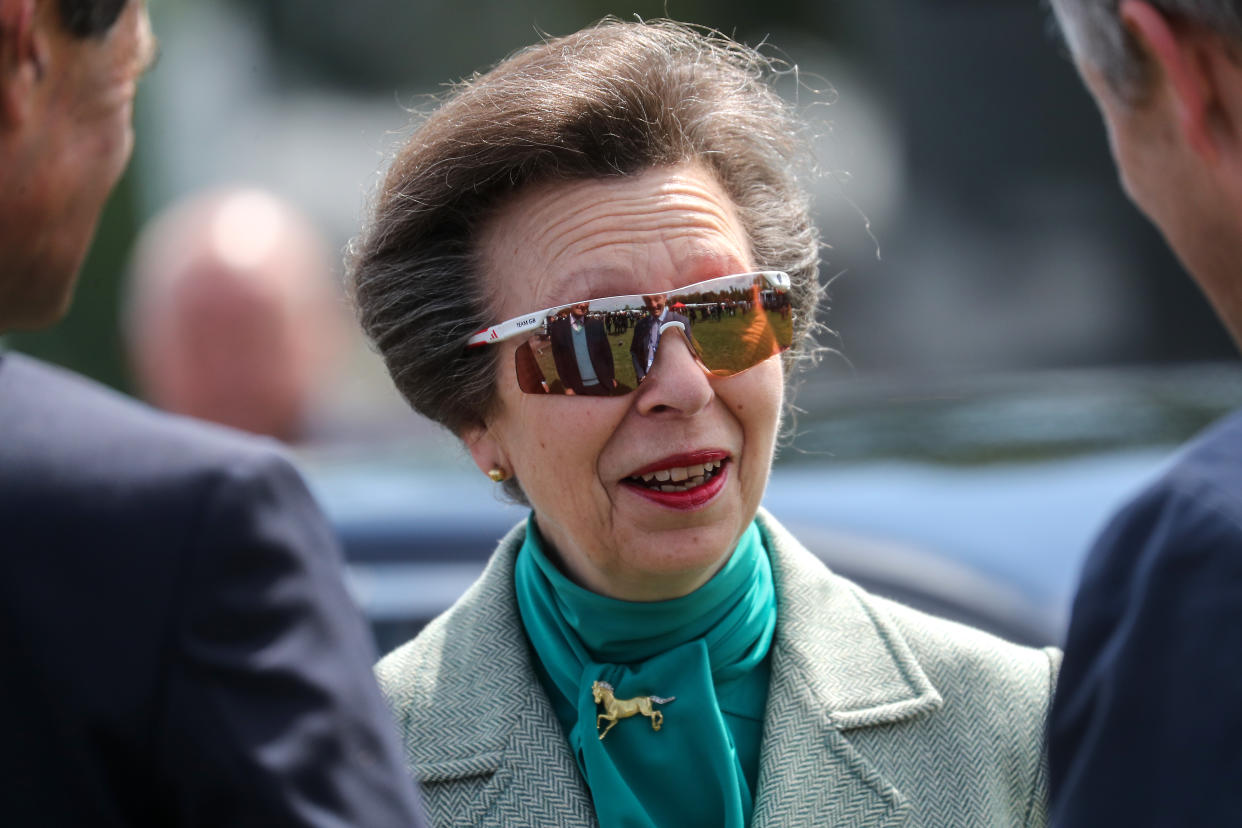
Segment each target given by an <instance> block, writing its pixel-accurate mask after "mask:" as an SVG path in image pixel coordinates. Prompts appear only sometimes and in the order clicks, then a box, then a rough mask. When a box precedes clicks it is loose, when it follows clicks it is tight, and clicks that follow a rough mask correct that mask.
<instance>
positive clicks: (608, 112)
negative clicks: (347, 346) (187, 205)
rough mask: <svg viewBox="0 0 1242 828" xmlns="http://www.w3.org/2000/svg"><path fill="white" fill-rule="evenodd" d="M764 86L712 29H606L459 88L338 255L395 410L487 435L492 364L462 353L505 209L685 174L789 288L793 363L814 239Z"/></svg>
mask: <svg viewBox="0 0 1242 828" xmlns="http://www.w3.org/2000/svg"><path fill="white" fill-rule="evenodd" d="M774 73H775V67H774V65H773V63H772V62H771V61H770V60H769V59H767V58H765V57H763V56H762V55H760V54H759V53H758V52H756V51H755V50H753V49H750V48H747V47H744V46H741V45H739V44H738V43H735V42H733V41H731V40H729V39H728V38H726V37H724V36H723V35H721V34H719V33H716V32H711V31H705V30H700V29H696V28H692V27H689V26H685V25H682V24H678V23H674V22H671V21H655V22H639V23H629V22H621V21H617V20H611V19H609V20H604V21H602V22H601V23H599V24H597V25H595V26H593V27H590V28H587V29H584V30H582V31H579V32H577V33H575V34H572V35H569V36H567V37H562V38H557V39H554V40H549V41H546V42H544V43H540V44H538V45H535V46H532V47H529V48H527V49H525V50H523V51H521V52H519V53H517V54H516V55H514V56H513V57H510V58H509V59H507V60H505V61H503V62H502V63H500V64H499V65H497V66H496V67H495V68H494V69H492V70H491V71H489V72H487V73H486V74H483V75H476V76H475V77H473V78H471V79H470V80H467V81H465V82H463V83H461V84H460V85H459V86H457V87H456V89H454V90H453V91H452V92H451V94H450V95H449V96H448V98H447V99H446V100H445V101H444V102H443V103H442V104H441V105H440V106H439V108H438V109H436V110H435V111H434V112H432V113H431V114H430V115H429V116H428V117H427V118H426V120H425V121H424V122H423V123H422V124H421V126H419V127H418V128H417V129H416V130H415V131H414V133H413V135H412V137H411V138H410V140H409V141H408V143H406V144H405V146H404V147H403V148H402V149H401V150H400V151H399V153H398V154H397V157H396V158H395V160H394V161H393V163H392V165H391V167H390V169H389V171H388V174H387V177H386V179H385V180H384V183H383V186H382V189H381V191H380V193H379V195H378V198H377V201H376V204H375V206H374V214H373V217H372V219H371V221H370V223H369V225H368V226H367V227H366V228H365V229H364V231H363V233H362V235H361V236H360V238H358V239H356V240H355V241H354V243H353V245H352V249H351V257H350V258H351V262H350V281H351V288H352V290H353V294H354V298H355V301H356V304H357V306H358V312H359V316H360V319H361V321H362V325H363V328H364V329H365V330H366V332H367V334H368V335H369V336H370V337H371V339H372V341H373V342H374V343H375V345H376V346H377V347H378V349H379V351H380V353H381V354H382V355H383V357H384V360H385V363H386V364H387V366H388V371H389V373H390V374H391V375H392V378H393V381H394V382H395V383H396V385H397V388H398V389H399V390H400V392H401V393H402V394H403V395H404V396H405V398H406V400H407V401H409V403H410V405H411V406H413V407H414V408H415V409H416V410H417V411H419V412H420V413H422V414H424V415H426V416H427V417H430V418H431V419H433V420H435V421H437V422H439V423H441V424H442V425H444V426H446V427H448V428H449V429H451V430H452V431H454V432H455V433H457V434H461V433H462V431H463V430H465V429H467V428H470V427H473V426H482V425H484V424H485V422H486V419H487V416H488V414H489V412H490V408H491V405H492V403H493V399H494V390H495V380H496V367H497V365H496V363H497V358H498V351H497V349H495V348H476V349H471V350H470V351H469V352H468V351H467V350H466V348H465V347H464V345H465V341H466V339H467V338H468V337H469V336H470V334H472V333H474V332H475V331H477V330H479V329H481V328H484V327H486V326H487V325H489V324H492V323H493V322H495V321H496V320H494V319H492V318H490V314H489V311H488V302H487V285H486V284H484V283H483V282H484V280H483V279H481V278H480V273H481V268H480V262H479V255H478V251H477V239H478V236H479V232H480V229H481V226H482V225H483V224H484V223H485V222H486V221H487V219H488V217H489V215H490V214H491V213H492V211H493V210H494V209H495V208H496V206H497V205H498V204H499V203H500V202H501V201H502V200H503V199H505V198H506V197H508V196H511V195H512V194H513V193H515V192H516V191H518V190H519V189H521V188H522V187H524V186H527V185H532V184H536V183H544V182H547V181H551V180H572V179H583V178H606V177H612V176H623V175H633V174H636V173H640V172H642V171H644V170H647V169H650V168H652V167H659V166H666V165H674V164H679V163H684V162H687V161H698V162H699V163H702V164H704V165H705V166H706V167H707V168H708V169H710V170H712V171H713V173H714V174H715V175H716V176H717V177H718V179H719V181H720V183H721V184H722V186H723V187H724V189H725V191H726V192H727V193H728V194H729V195H730V197H731V198H732V199H733V201H734V203H735V205H736V207H737V209H738V213H739V216H740V218H741V220H742V223H743V226H744V227H745V229H746V231H747V232H748V234H749V239H750V242H751V247H752V253H753V255H754V258H755V261H756V263H757V265H758V266H760V267H763V268H772V269H780V270H784V271H787V272H788V273H789V274H790V276H791V277H792V289H791V302H792V305H793V307H794V310H795V312H796V314H795V319H796V327H795V340H796V341H799V342H800V343H801V344H802V346H803V349H802V351H801V353H802V354H803V355H804V356H805V355H807V354H809V353H810V351H811V349H810V348H809V347H807V346H809V345H810V344H811V341H810V340H811V332H812V331H813V329H814V327H815V324H816V323H815V319H814V315H815V308H816V304H817V301H818V296H819V287H818V282H817V275H818V264H819V239H818V233H817V231H816V228H815V225H814V224H813V222H812V220H811V215H810V200H809V197H808V195H807V193H806V191H805V190H804V189H803V188H802V187H801V186H800V185H799V184H798V180H797V176H798V174H799V173H800V172H803V171H806V172H809V171H810V165H811V162H812V159H811V152H810V142H809V138H808V135H807V131H806V129H805V127H804V125H803V124H802V122H801V121H800V120H799V119H798V118H797V117H796V116H795V114H794V113H793V110H792V107H791V106H790V105H789V104H787V103H786V102H785V101H783V100H782V99H781V98H780V97H779V96H778V95H777V94H776V93H775V91H773V89H772V87H771V81H772V79H773V77H774ZM796 352H797V350H796V349H795V350H794V351H791V352H789V353H791V354H793V353H796Z"/></svg>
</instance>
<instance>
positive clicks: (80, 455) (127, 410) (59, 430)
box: [0, 353, 282, 474]
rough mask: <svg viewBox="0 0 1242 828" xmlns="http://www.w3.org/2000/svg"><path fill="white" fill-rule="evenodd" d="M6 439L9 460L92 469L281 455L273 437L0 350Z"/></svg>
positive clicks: (0, 425) (0, 409) (1, 420)
mask: <svg viewBox="0 0 1242 828" xmlns="http://www.w3.org/2000/svg"><path fill="white" fill-rule="evenodd" d="M0 430H2V431H3V432H4V433H5V434H6V436H7V437H8V438H9V439H6V440H5V441H4V444H3V445H2V446H0V456H3V457H4V458H5V465H7V466H9V467H10V469H13V468H14V467H15V466H17V465H20V464H28V465H29V466H32V467H33V466H54V465H57V464H64V465H65V466H66V468H71V469H72V468H76V469H77V470H78V471H85V470H87V469H89V468H90V467H91V466H92V465H94V464H96V463H109V461H112V460H125V461H127V462H122V463H120V464H119V465H115V466H113V467H112V468H111V473H113V474H120V473H123V472H124V471H125V470H126V469H142V468H150V467H152V466H159V465H183V466H192V465H196V464H202V463H213V462H219V461H220V460H221V459H223V458H232V459H233V460H234V461H236V460H238V459H240V458H244V457H252V458H256V459H257V458H260V457H264V456H270V455H279V454H282V451H281V450H280V449H279V447H278V446H277V445H276V444H275V443H273V442H271V441H268V440H262V439H258V438H254V437H252V436H250V435H245V434H242V433H240V432H236V431H233V430H232V429H228V428H223V427H219V426H213V425H210V424H207V423H202V422H199V421H196V420H191V419H189V418H186V417H180V416H175V415H171V414H166V413H164V412H161V411H157V410H156V409H154V408H151V407H150V406H148V405H146V404H144V403H140V402H138V401H136V400H133V399H131V398H129V397H126V396H125V395H123V394H120V393H118V392H116V391H114V390H112V389H111V388H108V387H106V386H103V385H101V384H99V383H97V382H94V381H92V380H90V379H87V378H86V377H83V376H80V375H78V374H75V373H73V372H71V371H67V370H65V369H63V368H59V367H56V366H52V365H48V364H46V363H43V362H40V361H38V360H35V359H31V358H29V357H25V356H22V355H20V354H13V353H9V354H5V355H3V356H0Z"/></svg>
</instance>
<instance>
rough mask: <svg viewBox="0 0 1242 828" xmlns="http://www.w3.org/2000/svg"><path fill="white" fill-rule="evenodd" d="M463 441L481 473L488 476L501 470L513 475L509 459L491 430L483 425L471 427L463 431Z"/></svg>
mask: <svg viewBox="0 0 1242 828" xmlns="http://www.w3.org/2000/svg"><path fill="white" fill-rule="evenodd" d="M461 439H462V442H464V443H465V444H466V449H467V450H468V451H469V452H470V456H471V457H472V458H473V459H474V464H475V465H476V466H478V467H479V471H481V472H483V473H484V474H487V473H488V472H489V471H492V470H493V469H500V470H502V471H503V472H504V473H505V475H506V476H509V477H511V476H512V475H513V467H512V466H510V465H509V458H508V456H507V455H506V453H505V451H504V448H503V447H502V446H501V445H500V441H499V440H497V439H496V435H495V434H493V433H492V430H491V428H489V427H487V426H482V425H479V426H470V427H468V428H466V429H465V430H464V431H462V433H461Z"/></svg>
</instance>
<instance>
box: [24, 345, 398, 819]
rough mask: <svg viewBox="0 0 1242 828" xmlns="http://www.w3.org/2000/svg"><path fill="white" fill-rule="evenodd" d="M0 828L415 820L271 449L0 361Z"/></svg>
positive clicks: (334, 559) (298, 505) (306, 519)
mask: <svg viewBox="0 0 1242 828" xmlns="http://www.w3.org/2000/svg"><path fill="white" fill-rule="evenodd" d="M0 648H2V649H0V659H2V660H3V661H2V663H3V668H2V669H3V672H2V673H0V675H2V676H3V677H2V678H0V823H3V824H4V825H6V826H28V825H29V826H35V825H37V826H75V828H79V827H80V826H92V828H94V826H136V825H160V826H173V825H176V826H184V825H203V826H293V825H298V826H302V825H318V826H329V825H331V826H342V825H357V826H398V825H400V826H409V825H412V824H421V823H420V822H419V818H418V816H417V795H416V793H415V791H414V789H413V783H412V782H411V781H409V779H408V778H407V775H406V772H405V770H404V768H403V763H402V760H401V758H400V757H401V754H400V747H399V746H398V745H397V743H396V741H395V737H394V734H393V732H392V731H391V727H392V725H391V717H390V714H389V713H388V712H387V710H386V709H385V707H384V703H383V701H382V699H381V697H380V696H379V693H378V690H377V688H376V686H375V684H374V682H373V679H372V677H371V673H370V665H371V661H372V648H371V644H370V641H369V638H368V635H367V632H366V629H365V626H364V624H363V622H362V619H361V618H360V616H359V614H358V612H357V610H356V608H355V607H354V605H353V604H352V603H351V601H350V599H349V597H348V596H347V594H346V592H345V590H344V588H343V585H342V581H341V566H340V558H339V552H338V547H337V544H336V541H335V540H334V538H333V536H332V534H331V531H330V529H329V527H328V526H327V525H326V523H325V522H324V520H323V517H322V515H321V514H320V512H319V511H318V509H317V507H316V506H315V505H314V503H313V502H312V500H311V498H310V496H309V494H308V493H307V491H306V488H305V486H304V485H303V483H302V481H301V478H300V477H299V476H298V475H297V473H296V472H295V471H294V470H293V468H292V467H291V466H290V465H289V463H288V462H287V461H286V460H284V459H283V458H282V456H281V455H280V454H279V453H278V452H277V451H275V450H273V444H270V443H268V442H267V441H258V440H253V439H250V438H244V437H242V436H240V435H238V434H235V433H233V432H231V431H227V430H225V429H217V428H211V427H206V426H200V425H197V424H194V423H191V422H190V421H188V420H184V419H181V418H174V417H170V416H166V415H163V414H159V413H157V412H155V411H153V410H151V409H149V408H146V407H145V406H140V405H138V404H135V403H133V402H130V401H128V400H126V399H125V398H123V397H121V396H120V395H117V394H113V393H111V392H109V391H106V390H105V389H102V388H100V387H98V386H95V385H94V384H92V383H89V382H87V381H85V380H83V379H81V378H79V377H76V376H74V375H72V374H67V373H65V372H62V371H59V370H56V369H52V368H49V367H47V366H43V365H41V364H39V363H37V362H35V361H33V360H30V359H27V358H24V357H21V356H18V355H15V354H9V355H0Z"/></svg>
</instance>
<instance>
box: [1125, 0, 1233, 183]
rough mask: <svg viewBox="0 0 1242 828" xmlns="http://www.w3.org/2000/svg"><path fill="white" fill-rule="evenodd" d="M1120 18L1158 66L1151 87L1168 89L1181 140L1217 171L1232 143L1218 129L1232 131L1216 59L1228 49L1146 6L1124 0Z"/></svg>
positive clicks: (1206, 33)
mask: <svg viewBox="0 0 1242 828" xmlns="http://www.w3.org/2000/svg"><path fill="white" fill-rule="evenodd" d="M1119 13H1120V15H1121V22H1122V25H1124V26H1125V27H1126V30H1127V31H1129V33H1130V34H1131V35H1132V36H1133V37H1134V39H1135V40H1137V41H1138V43H1139V45H1140V46H1141V47H1142V49H1143V51H1144V52H1146V53H1147V57H1148V59H1149V60H1150V61H1151V63H1152V64H1154V68H1155V70H1156V76H1155V77H1153V78H1152V79H1151V83H1153V84H1156V85H1160V86H1163V87H1164V91H1165V93H1166V94H1167V95H1169V96H1170V99H1171V100H1172V103H1173V105H1174V106H1175V107H1176V112H1177V125H1178V129H1179V131H1180V132H1181V135H1182V137H1183V138H1184V139H1185V141H1186V142H1187V144H1189V145H1190V147H1191V148H1192V149H1193V150H1194V151H1195V153H1196V154H1198V155H1199V156H1200V157H1201V158H1203V159H1204V160H1205V161H1207V162H1208V163H1209V164H1212V165H1215V164H1216V162H1217V161H1218V160H1219V157H1220V152H1221V149H1222V147H1221V146H1220V141H1221V140H1222V139H1226V138H1227V137H1228V136H1225V135H1222V134H1220V131H1219V128H1220V127H1221V126H1226V127H1229V128H1232V125H1231V119H1229V118H1228V117H1226V116H1227V115H1228V113H1227V112H1226V111H1225V109H1224V108H1223V105H1224V104H1225V101H1224V99H1222V92H1223V91H1225V90H1224V89H1223V88H1222V83H1223V82H1224V79H1223V78H1222V77H1221V76H1220V74H1219V68H1220V67H1219V65H1218V63H1219V61H1218V58H1219V57H1220V55H1217V54H1215V53H1216V52H1219V51H1221V50H1223V49H1224V45H1223V43H1222V42H1221V40H1220V39H1219V37H1218V36H1216V35H1214V34H1213V33H1211V32H1209V31H1207V30H1200V29H1196V28H1192V27H1189V26H1186V25H1183V24H1179V23H1177V22H1174V21H1172V20H1170V19H1169V18H1168V17H1167V16H1165V15H1164V13H1163V12H1160V11H1159V10H1157V9H1156V8H1154V7H1153V6H1152V5H1151V4H1150V3H1148V2H1145V0H1123V1H1122V3H1121V6H1120V8H1119ZM1222 118H1224V120H1223V121H1222Z"/></svg>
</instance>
